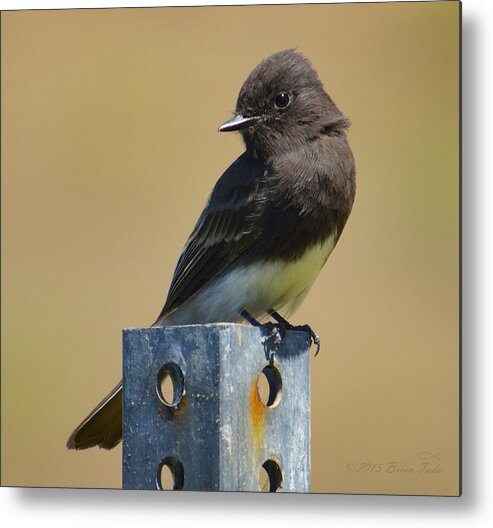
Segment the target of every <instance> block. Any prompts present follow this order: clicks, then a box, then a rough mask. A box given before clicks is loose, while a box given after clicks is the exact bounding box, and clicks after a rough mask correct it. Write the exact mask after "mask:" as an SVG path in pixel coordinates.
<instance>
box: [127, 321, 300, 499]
mask: <svg viewBox="0 0 493 528" xmlns="http://www.w3.org/2000/svg"><path fill="white" fill-rule="evenodd" d="M263 332H264V333H265V331H264V330H262V329H260V328H254V327H248V326H243V325H237V324H214V325H193V326H177V327H168V328H145V329H128V330H124V332H123V414H124V420H123V487H124V488H125V489H160V485H159V474H160V466H161V464H162V461H163V460H166V461H168V462H169V465H170V466H171V467H172V468H175V469H176V471H175V485H176V487H177V488H178V489H179V488H181V489H184V490H203V491H211V490H221V491H259V471H260V468H261V467H262V465H263V464H264V463H265V462H266V461H271V462H269V463H267V465H266V469H267V472H268V473H269V474H270V476H271V483H275V484H277V483H278V482H277V481H279V480H280V479H281V476H280V474H279V472H278V470H277V469H276V468H277V467H278V468H279V469H280V471H281V474H282V483H281V488H280V490H282V491H292V492H309V491H310V369H309V363H310V354H309V345H310V342H309V336H308V334H307V333H304V332H295V331H289V332H286V334H285V336H284V337H283V339H282V342H281V344H280V346H279V347H278V350H277V351H276V352H275V354H273V355H272V349H269V346H267V345H266V344H264V343H263V337H264V335H263ZM269 363H270V364H271V365H272V366H274V367H275V369H272V368H271V369H267V370H266V373H267V376H268V377H270V378H271V380H272V384H273V386H276V385H278V384H279V381H281V382H282V389H281V392H280V394H278V396H277V400H278V401H276V402H275V403H274V405H272V406H266V405H265V404H264V403H262V400H261V399H260V396H259V391H258V389H257V379H258V377H259V375H260V374H261V372H262V370H263V369H264V368H265V367H267V366H268V365H269ZM163 365H168V367H165V370H167V371H168V372H170V375H171V377H172V378H174V380H175V397H176V398H178V397H179V396H180V390H179V389H180V387H179V385H180V378H181V376H182V380H183V386H184V387H183V388H184V394H183V397H182V398H181V400H180V401H179V403H177V404H176V405H174V406H173V402H171V404H172V405H171V406H170V405H166V404H165V403H164V402H163V401H162V397H161V396H160V395H159V386H160V381H159V380H160V372H161V371H162V368H163ZM276 369H277V373H278V375H277V377H276V376H275V375H273V374H275V373H276ZM180 372H181V374H180ZM271 403H272V402H267V404H268V405H270V404H271ZM177 461H178V462H177ZM180 464H181V465H180ZM276 479H277V481H276Z"/></svg>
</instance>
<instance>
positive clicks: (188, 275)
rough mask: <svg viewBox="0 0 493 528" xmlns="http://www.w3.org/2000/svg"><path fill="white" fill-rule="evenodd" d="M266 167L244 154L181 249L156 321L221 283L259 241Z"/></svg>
mask: <svg viewBox="0 0 493 528" xmlns="http://www.w3.org/2000/svg"><path fill="white" fill-rule="evenodd" d="M264 172H265V166H264V165H263V164H261V163H258V162H256V161H254V160H252V159H251V158H248V157H247V156H246V155H245V154H243V155H242V156H240V157H239V158H238V159H237V160H236V161H235V162H234V163H233V164H232V165H231V166H230V167H229V168H228V169H227V170H226V172H225V173H224V174H223V175H222V176H221V178H220V179H219V181H218V182H217V183H216V185H215V187H214V189H213V190H212V193H211V195H210V197H209V200H208V202H207V205H206V207H205V209H204V211H203V212H202V214H201V215H200V218H199V220H198V222H197V224H196V225H195V227H194V229H193V231H192V234H191V235H190V238H189V239H188V241H187V243H186V244H185V247H184V248H183V251H182V254H181V256H180V259H179V260H178V264H177V266H176V269H175V272H174V274H173V280H172V282H171V286H170V289H169V292H168V297H167V299H166V303H165V305H164V307H163V309H162V310H161V313H160V314H159V317H158V319H157V321H156V323H154V324H157V323H159V321H160V320H161V319H162V318H165V317H166V316H167V315H168V314H169V313H171V312H172V311H174V310H175V309H176V308H178V306H180V305H181V304H182V303H184V302H185V301H186V300H188V299H190V297H192V296H193V295H195V294H196V293H198V292H199V291H200V290H201V289H202V288H203V287H204V286H205V285H206V284H207V283H208V282H209V281H210V280H212V279H213V278H214V277H217V276H218V275H219V273H221V271H223V270H224V269H225V268H227V267H228V266H229V265H230V264H231V263H232V262H233V261H235V260H236V259H237V258H238V256H239V255H241V254H242V253H243V252H244V251H245V250H246V249H247V248H248V247H249V246H250V245H251V244H252V242H253V241H254V240H255V239H256V238H257V237H258V236H259V235H260V233H259V231H258V229H257V225H256V224H257V222H256V219H258V217H259V214H260V209H261V207H262V204H263V203H264V200H263V199H262V196H261V194H260V192H259V191H260V188H261V185H262V179H263V176H264Z"/></svg>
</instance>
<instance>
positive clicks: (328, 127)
mask: <svg viewBox="0 0 493 528" xmlns="http://www.w3.org/2000/svg"><path fill="white" fill-rule="evenodd" d="M348 126H349V120H348V119H347V118H346V117H345V116H344V115H343V114H342V113H341V112H340V111H339V110H338V108H337V107H336V105H335V104H334V102H333V101H332V99H331V98H330V96H329V95H328V94H327V93H326V92H325V90H324V89H323V86H322V83H321V82H320V79H319V78H318V75H317V72H316V71H315V70H314V69H313V68H312V66H311V64H310V62H309V61H308V59H306V58H305V57H304V56H303V55H302V54H301V53H297V52H296V51H294V50H284V51H280V52H278V53H274V55H271V56H270V57H267V58H266V59H264V60H263V61H262V62H261V63H260V64H259V65H258V66H257V67H256V68H255V69H254V70H253V71H252V72H251V73H250V75H249V76H248V78H247V80H246V81H245V83H244V84H243V86H242V88H241V90H240V95H239V96H238V102H237V104H236V115H235V117H233V119H230V120H229V121H227V122H226V123H224V124H223V125H221V127H220V128H219V130H220V131H221V132H228V131H232V130H240V131H241V133H242V135H243V139H244V140H245V144H246V147H247V150H248V151H250V152H252V153H253V154H254V155H256V156H263V157H267V156H269V155H271V154H274V153H280V152H282V151H284V150H287V149H292V148H293V147H296V143H298V142H304V141H307V140H309V139H311V138H316V137H317V136H318V135H320V134H324V133H331V132H332V131H333V130H341V129H344V128H346V127H348Z"/></svg>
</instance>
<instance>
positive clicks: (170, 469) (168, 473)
mask: <svg viewBox="0 0 493 528" xmlns="http://www.w3.org/2000/svg"><path fill="white" fill-rule="evenodd" d="M184 483H185V477H184V473H183V466H182V464H181V462H180V461H179V460H178V459H177V458H176V457H173V456H169V457H166V458H164V459H163V460H162V462H161V464H159V469H158V472H157V487H158V489H160V490H181V489H183V485H184Z"/></svg>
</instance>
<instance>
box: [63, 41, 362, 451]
mask: <svg viewBox="0 0 493 528" xmlns="http://www.w3.org/2000/svg"><path fill="white" fill-rule="evenodd" d="M348 126H349V120H348V119H347V118H346V117H345V116H344V115H343V114H342V113H341V112H340V111H339V110H338V108H337V107H336V105H335V104H334V102H333V101H332V99H331V98H330V97H329V95H328V94H327V93H326V92H325V91H324V89H323V86H322V83H321V82H320V80H319V78H318V75H317V72H316V71H315V70H314V69H313V68H312V66H311V65H310V63H309V61H308V60H307V59H306V58H305V57H304V56H303V55H301V54H300V53H297V52H295V51H294V50H285V51H280V52H278V53H275V54H274V55H271V56H270V57H268V58H266V59H264V60H263V61H262V62H261V63H260V64H259V65H258V66H257V67H256V68H255V69H254V70H253V71H252V72H251V73H250V75H249V76H248V78H247V80H246V81H245V83H244V84H243V86H242V88H241V91H240V94H239V97H238V102H237V105H236V115H235V116H234V117H233V119H231V120H229V121H227V122H226V123H224V124H223V125H222V126H221V127H220V128H219V130H220V131H221V132H228V131H231V130H239V131H240V132H241V133H242V135H243V139H244V141H245V145H246V151H245V152H244V153H243V154H242V155H241V156H240V157H239V158H238V159H237V160H236V161H235V162H234V163H233V164H232V165H231V166H230V167H229V168H228V169H227V170H226V172H225V173H224V174H223V175H222V176H221V178H220V179H219V181H218V182H217V183H216V185H215V186H214V189H213V190H212V193H211V195H210V197H209V200H208V202H207V204H206V206H205V209H204V210H203V212H202V214H201V215H200V218H199V220H198V222H197V224H196V226H195V228H194V230H193V231H192V234H191V235H190V238H189V239H188V241H187V243H186V244H185V247H184V248H183V252H182V254H181V256H180V259H179V261H178V264H177V266H176V270H175V273H174V275H173V280H172V282H171V287H170V289H169V293H168V297H167V299H166V303H165V305H164V308H163V309H162V311H161V313H160V314H159V317H158V318H157V320H156V322H155V323H154V325H153V326H168V325H182V324H198V323H213V322H221V321H222V322H239V321H242V320H243V318H246V319H248V320H250V321H252V322H254V321H255V320H256V319H257V318H262V317H264V316H265V315H266V314H271V315H273V316H274V318H275V319H277V320H278V321H279V322H285V321H284V319H283V318H282V317H281V316H280V315H279V314H278V313H277V311H278V310H283V311H284V313H285V314H290V313H292V312H293V311H294V310H295V309H296V307H297V306H298V305H299V304H300V303H301V301H302V300H303V299H304V297H305V295H306V294H307V293H308V291H309V289H310V287H311V286H312V284H313V282H314V280H315V278H316V277H317V275H318V273H319V271H320V269H321V268H322V266H323V265H324V263H325V261H326V260H327V258H328V256H329V255H330V253H331V251H332V250H333V249H334V246H335V245H336V243H337V240H338V239H339V237H340V236H341V233H342V230H343V228H344V225H345V224H346V220H347V219H348V216H349V214H350V212H351V208H352V205H353V200H354V194H355V187H356V184H355V166H354V159H353V155H352V153H351V149H350V147H349V144H348V141H347V138H346V133H345V129H346V128H347V127H348ZM285 323H286V322H285ZM286 324H288V323H286ZM121 437H122V391H121V383H120V384H119V385H118V386H117V387H116V388H115V389H114V390H113V391H112V392H111V393H110V394H109V395H108V396H107V397H106V398H105V399H104V400H103V401H102V402H101V403H100V404H99V405H98V406H97V407H96V409H94V411H92V412H91V414H90V415H89V416H88V417H87V418H86V419H85V420H84V421H83V422H82V423H81V424H80V425H79V427H77V429H76V430H75V431H74V432H73V433H72V435H71V436H70V438H69V440H68V442H67V447H68V448H69V449H85V448H88V447H93V446H96V445H98V446H99V447H103V448H105V449H111V448H112V447H114V446H115V445H116V444H118V442H119V441H120V440H121Z"/></svg>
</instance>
